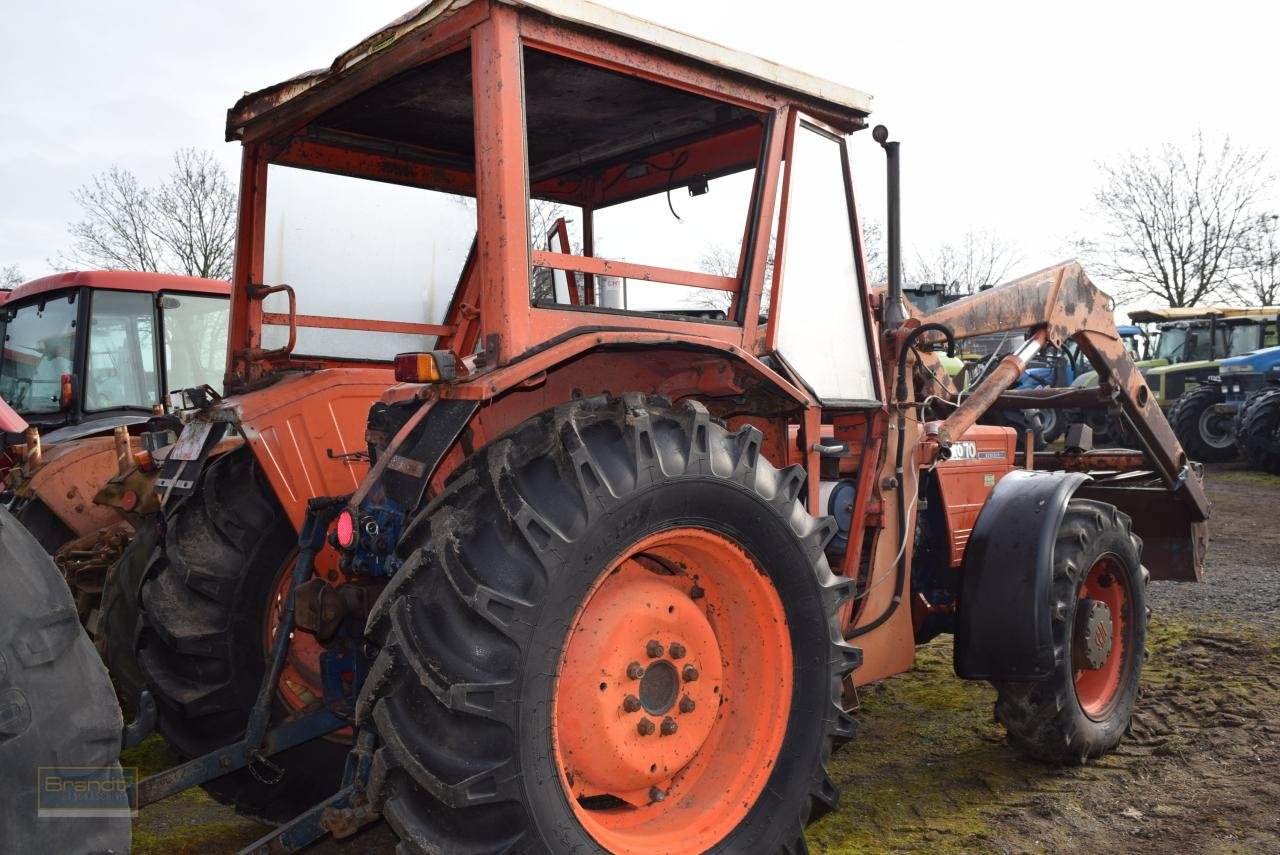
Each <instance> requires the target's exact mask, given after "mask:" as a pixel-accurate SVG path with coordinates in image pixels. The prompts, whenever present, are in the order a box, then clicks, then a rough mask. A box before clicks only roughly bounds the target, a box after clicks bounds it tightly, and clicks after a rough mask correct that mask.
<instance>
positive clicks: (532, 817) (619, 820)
mask: <svg viewBox="0 0 1280 855" xmlns="http://www.w3.org/2000/svg"><path fill="white" fill-rule="evenodd" d="M760 439H761V436H760V433H759V431H758V430H756V429H755V428H753V427H744V428H743V429H741V430H739V431H738V432H736V433H730V432H728V431H727V430H725V429H724V428H723V427H722V426H721V425H720V424H718V423H717V422H715V421H713V420H711V419H710V418H709V416H708V414H707V411H706V410H705V409H704V408H703V407H702V406H701V405H699V404H696V403H693V402H686V403H685V404H684V405H683V406H682V407H678V408H673V407H672V406H671V405H670V404H669V403H668V402H667V401H666V399H663V398H658V397H643V396H640V395H628V396H625V397H624V398H623V399H622V400H621V401H619V400H605V399H604V398H595V399H584V400H581V401H577V402H574V403H572V404H568V405H565V406H562V407H559V408H557V409H555V410H552V411H549V412H546V413H543V414H541V415H539V416H536V417H534V418H532V419H530V420H529V421H527V422H525V423H523V424H522V425H520V426H519V427H517V428H516V429H514V430H513V431H511V432H510V433H508V434H506V435H504V436H503V437H501V438H499V439H497V440H496V441H494V442H492V443H491V444H489V445H488V446H486V447H485V448H484V449H482V450H481V451H479V452H478V453H476V454H475V455H473V456H472V457H471V458H470V459H469V460H468V461H467V462H466V463H464V464H463V466H462V467H460V468H459V470H458V471H457V472H455V473H454V475H453V476H452V477H451V479H450V482H449V484H448V486H447V487H446V488H445V491H444V492H443V493H442V494H441V495H440V496H439V497H438V498H437V499H436V500H435V501H434V502H433V503H432V504H431V505H430V506H429V507H428V508H426V509H425V510H424V511H423V512H422V513H421V514H420V515H419V517H418V518H417V519H416V520H415V521H414V522H413V523H412V525H411V526H410V527H409V529H408V531H407V532H406V534H405V536H404V539H403V541H402V544H401V555H403V556H404V557H405V559H406V561H405V564H404V566H403V567H402V569H400V570H399V571H398V572H397V574H396V576H395V577H394V579H393V580H392V582H391V584H390V585H389V586H388V588H387V589H386V590H385V591H384V593H383V595H382V597H381V598H380V600H379V601H378V604H377V606H376V607H375V609H374V612H373V614H372V615H371V616H370V621H369V634H370V636H371V638H372V639H373V641H374V642H375V643H376V644H378V645H380V647H381V650H380V653H379V655H378V657H377V660H376V662H375V664H374V666H373V668H372V670H371V672H370V676H369V678H368V680H367V681H366V683H365V688H364V692H363V694H362V696H361V700H360V704H359V708H358V716H359V720H360V721H361V723H362V724H364V725H372V726H374V727H375V728H376V730H377V732H378V734H379V736H380V738H381V740H382V742H381V744H382V747H381V748H380V749H379V751H378V754H377V756H376V759H375V762H374V771H373V783H372V792H373V800H374V804H375V806H376V807H377V808H378V809H379V810H380V811H381V812H382V813H383V815H384V816H385V817H386V818H387V819H388V821H389V822H390V823H391V825H392V826H393V828H394V829H395V830H396V832H397V833H398V834H399V835H400V837H401V840H402V846H403V848H404V849H405V850H406V851H410V852H476V851H486V852H487V851H515V852H556V853H586V852H598V851H600V850H602V849H604V850H610V851H627V852H636V853H657V852H671V851H688V852H693V851H699V852H701V851H707V850H715V851H726V852H743V851H750V852H762V853H764V852H779V851H786V852H798V851H803V849H804V842H803V832H804V827H805V824H806V823H807V822H811V821H812V820H814V819H816V818H817V817H819V816H821V815H822V814H824V813H825V812H827V811H829V810H831V809H833V808H834V807H835V805H836V800H837V790H836V787H835V785H834V784H833V782H832V781H831V779H830V778H829V777H828V775H827V773H826V768H825V767H826V763H827V759H828V757H829V756H830V753H831V750H832V747H833V744H834V743H836V742H839V741H841V740H845V739H848V738H849V737H850V736H851V735H852V726H853V722H852V720H851V719H850V718H849V717H848V716H846V715H845V714H844V713H843V712H842V711H841V707H840V681H841V677H842V675H843V674H845V673H847V672H848V671H850V670H851V669H852V668H853V667H855V666H856V664H857V662H858V661H859V659H860V653H859V651H857V650H856V649H854V648H851V647H849V646H848V645H846V644H845V643H844V641H843V639H842V638H841V636H840V633H839V629H838V623H837V610H838V606H839V604H840V602H841V601H842V599H843V598H844V597H845V596H846V595H847V593H848V586H847V583H844V582H840V581H838V580H837V579H836V577H834V576H833V575H832V573H831V571H830V569H829V568H828V566H827V561H826V558H825V557H824V555H823V545H824V544H825V542H826V541H827V540H828V539H829V537H830V535H831V534H832V532H833V530H834V525H833V523H832V521H831V520H818V519H815V518H813V517H812V516H810V515H809V514H808V513H807V512H806V511H805V510H804V508H803V507H802V506H801V505H800V504H799V503H798V502H797V501H796V498H797V496H798V495H799V493H800V490H801V488H802V486H803V483H804V475H803V472H802V471H801V470H800V469H799V467H793V468H791V469H785V470H781V471H780V470H777V469H775V468H774V467H773V465H772V464H771V463H770V462H769V461H768V460H766V459H765V458H764V457H763V456H762V455H761V454H760Z"/></svg>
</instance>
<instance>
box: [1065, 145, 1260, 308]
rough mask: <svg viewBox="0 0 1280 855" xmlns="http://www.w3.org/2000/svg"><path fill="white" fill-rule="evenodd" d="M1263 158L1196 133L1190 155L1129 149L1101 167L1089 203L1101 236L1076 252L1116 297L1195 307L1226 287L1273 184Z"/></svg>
mask: <svg viewBox="0 0 1280 855" xmlns="http://www.w3.org/2000/svg"><path fill="white" fill-rule="evenodd" d="M1264 166H1265V154H1264V153H1262V152H1255V151H1251V150H1249V149H1247V148H1243V147H1240V146H1236V145H1234V144H1232V142H1231V140H1230V138H1226V139H1224V140H1223V142H1222V145H1221V146H1220V147H1218V148H1216V150H1214V149H1211V147H1210V146H1209V145H1208V144H1206V141H1205V139H1204V137H1203V135H1202V134H1200V133H1197V134H1196V136H1195V140H1194V142H1193V144H1192V145H1191V146H1190V148H1189V149H1185V150H1184V149H1182V148H1179V147H1177V146H1174V145H1171V144H1166V145H1164V146H1162V147H1161V149H1160V151H1159V152H1156V153H1154V154H1153V153H1150V152H1142V153H1137V152H1131V153H1129V154H1128V155H1127V156H1126V157H1125V158H1123V159H1122V160H1120V161H1118V162H1116V163H1102V164H1099V169H1100V170H1101V172H1102V183H1101V185H1100V186H1099V188H1098V190H1097V191H1096V192H1095V193H1094V203H1095V206H1096V208H1097V212H1098V214H1099V215H1100V217H1101V219H1102V221H1103V223H1104V230H1103V233H1102V237H1101V239H1100V240H1096V241H1081V242H1079V244H1078V247H1079V249H1080V251H1081V254H1082V255H1083V256H1085V257H1086V258H1087V260H1088V262H1089V266H1090V267H1091V268H1093V269H1094V270H1096V271H1098V272H1099V273H1100V274H1101V275H1102V277H1104V278H1108V279H1111V280H1113V281H1114V282H1116V283H1117V285H1118V292H1117V294H1116V295H1115V296H1116V297H1118V298H1120V299H1138V298H1142V297H1157V298H1158V299H1160V300H1161V301H1162V302H1164V303H1165V304H1167V305H1169V306H1195V305H1197V304H1198V303H1200V302H1202V301H1204V300H1206V299H1209V298H1212V297H1215V296H1221V295H1223V294H1224V293H1226V292H1229V291H1230V290H1231V286H1232V283H1233V280H1235V279H1236V278H1237V277H1238V276H1240V275H1241V273H1242V272H1243V271H1242V265H1243V264H1244V261H1243V259H1244V258H1245V257H1246V254H1245V253H1244V252H1243V251H1242V250H1243V249H1244V247H1246V246H1247V245H1248V242H1249V240H1250V234H1251V232H1252V231H1253V229H1254V227H1255V225H1256V223H1257V212H1256V209H1255V205H1256V203H1257V201H1258V199H1259V197H1260V196H1261V194H1262V192H1263V191H1264V190H1266V188H1267V187H1268V186H1269V185H1270V183H1271V176H1270V175H1269V174H1267V173H1266V172H1264Z"/></svg>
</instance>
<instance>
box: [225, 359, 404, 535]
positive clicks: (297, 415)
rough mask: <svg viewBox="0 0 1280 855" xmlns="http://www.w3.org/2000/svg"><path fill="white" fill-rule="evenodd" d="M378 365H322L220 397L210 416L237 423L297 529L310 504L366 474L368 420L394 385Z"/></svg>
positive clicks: (350, 487)
mask: <svg viewBox="0 0 1280 855" xmlns="http://www.w3.org/2000/svg"><path fill="white" fill-rule="evenodd" d="M394 382H395V380H394V376H393V372H392V371H391V370H390V369H389V368H386V369H380V368H326V369H323V370H320V371H309V372H299V373H297V374H292V375H289V376H286V377H285V378H284V379H282V380H280V381H279V382H278V383H274V384H272V385H270V386H267V387H265V388H262V389H257V390H254V391H251V392H245V393H243V394H240V395H233V396H230V397H227V398H224V399H223V400H222V401H220V402H219V403H218V404H217V405H215V409H214V412H213V413H210V414H209V415H210V416H211V417H212V418H214V419H218V418H221V419H224V420H227V421H231V422H233V423H235V424H238V425H239V427H240V429H241V431H242V432H243V433H244V437H245V441H246V442H247V443H248V444H249V447H250V448H251V449H252V451H253V455H254V457H256V458H257V460H258V463H259V465H261V467H262V471H263V472H264V473H265V474H266V476H267V480H268V481H270V483H271V487H272V489H273V491H274V492H275V494H276V498H277V500H279V502H280V504H281V506H282V507H283V508H284V511H285V514H286V515H287V516H288V517H289V520H290V522H292V523H293V526H294V528H295V529H297V530H299V531H300V530H301V528H302V521H303V518H304V517H305V516H306V512H307V501H308V500H309V499H312V498H315V497H317V496H337V495H342V494H345V493H350V492H352V491H354V490H355V489H356V487H357V486H359V484H360V481H361V479H362V478H363V477H364V475H365V473H366V472H367V471H368V468H369V464H368V459H367V455H366V453H365V448H366V445H365V421H366V417H367V416H368V413H369V407H370V406H371V405H372V404H373V402H374V401H376V400H378V396H379V395H381V394H382V392H383V391H384V390H386V388H387V387H388V386H390V385H391V384H392V383H394Z"/></svg>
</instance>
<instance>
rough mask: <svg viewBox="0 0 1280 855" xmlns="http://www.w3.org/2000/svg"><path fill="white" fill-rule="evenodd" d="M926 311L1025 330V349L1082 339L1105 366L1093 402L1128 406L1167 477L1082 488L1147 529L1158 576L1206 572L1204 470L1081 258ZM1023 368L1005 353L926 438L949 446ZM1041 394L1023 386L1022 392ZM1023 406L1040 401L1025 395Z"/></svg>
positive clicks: (969, 323)
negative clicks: (1196, 464) (1174, 425)
mask: <svg viewBox="0 0 1280 855" xmlns="http://www.w3.org/2000/svg"><path fill="white" fill-rule="evenodd" d="M922 320H923V321H924V322H931V323H943V324H947V325H948V326H950V327H951V329H952V330H953V331H954V333H955V336H956V338H967V337H970V336H975V335H982V334H986V333H995V332H1002V331H1006V330H1025V331H1026V333H1027V336H1028V339H1029V341H1028V345H1029V346H1030V347H1028V348H1024V349H1029V350H1030V351H1031V352H1034V350H1035V349H1037V344H1038V345H1045V344H1054V345H1058V346H1061V345H1062V344H1063V343H1064V342H1065V341H1066V340H1067V339H1071V340H1073V341H1075V342H1076V345H1077V346H1078V347H1079V348H1080V350H1081V351H1082V352H1084V354H1085V355H1086V356H1087V357H1088V358H1089V361H1090V362H1091V363H1092V364H1093V366H1094V368H1095V369H1096V370H1097V371H1098V376H1099V392H1098V394H1100V397H1098V398H1095V404H1094V405H1095V406H1097V405H1099V403H1100V404H1101V405H1103V406H1111V407H1117V408H1119V410H1120V411H1122V412H1123V413H1124V415H1125V416H1126V417H1127V421H1128V422H1129V424H1130V425H1131V426H1132V428H1133V433H1134V435H1135V437H1136V438H1137V444H1138V445H1139V446H1140V448H1139V450H1140V451H1141V452H1142V455H1143V458H1144V463H1145V467H1146V468H1147V469H1149V470H1150V471H1151V472H1153V473H1155V475H1157V476H1158V478H1159V482H1160V483H1159V484H1144V483H1140V479H1137V478H1129V479H1128V480H1123V479H1108V478H1102V479H1098V480H1097V481H1096V482H1095V484H1093V485H1090V486H1089V487H1087V488H1085V489H1086V490H1087V491H1088V492H1098V491H1103V490H1105V492H1106V496H1107V500H1108V501H1111V502H1112V503H1113V504H1115V505H1116V506H1117V507H1119V508H1120V509H1121V510H1122V511H1124V512H1125V513H1128V514H1129V515H1130V516H1131V517H1132V518H1133V520H1134V526H1135V528H1136V529H1137V531H1138V532H1139V534H1141V535H1142V536H1143V537H1144V538H1147V539H1148V541H1149V543H1148V550H1147V552H1148V555H1159V556H1163V558H1164V561H1163V564H1162V568H1161V569H1158V568H1156V567H1153V568H1152V571H1153V575H1154V576H1155V578H1162V577H1163V578H1180V579H1194V578H1199V573H1200V565H1201V563H1202V561H1203V551H1204V546H1205V543H1206V541H1207V532H1206V525H1205V521H1206V520H1207V519H1208V518H1209V499H1208V497H1207V496H1206V494H1205V491H1204V484H1203V481H1202V478H1201V475H1200V473H1199V471H1198V470H1197V469H1196V468H1194V467H1192V465H1191V464H1190V461H1189V460H1188V459H1187V455H1186V452H1185V451H1183V449H1182V446H1181V444H1179V442H1178V440H1177V437H1176V436H1174V433H1173V429H1172V428H1171V427H1170V425H1169V422H1168V420H1166V419H1165V416H1164V413H1163V412H1161V410H1160V406H1159V404H1158V403H1157V402H1156V400H1155V398H1154V396H1152V395H1151V393H1150V390H1149V389H1148V388H1147V385H1146V382H1145V381H1144V380H1143V378H1142V375H1141V374H1140V373H1139V371H1138V368H1137V366H1136V365H1134V362H1133V358H1132V356H1131V355H1130V354H1129V351H1128V350H1127V349H1126V348H1125V346H1124V342H1123V340H1122V339H1121V337H1120V334H1119V332H1118V331H1117V330H1116V325H1115V320H1114V304H1113V302H1112V300H1111V298H1110V297H1108V296H1107V295H1106V294H1104V293H1102V292H1101V291H1099V290H1098V288H1097V287H1096V286H1095V285H1094V284H1093V283H1092V282H1091V281H1090V280H1089V277H1088V276H1086V275H1085V272H1084V270H1083V268H1081V266H1080V264H1079V263H1077V262H1074V261H1071V262H1067V263H1065V264H1060V265H1057V266H1056V267H1050V268H1046V269H1045V270H1041V271H1038V272H1036V273H1032V274H1030V275H1029V276H1024V277H1022V278H1021V279H1016V280H1014V281H1012V282H1009V283H1007V284H1004V285H1000V286H998V287H996V288H993V289H991V290H989V291H983V292H980V293H978V294H975V295H973V296H972V297H967V298H965V299H963V300H958V301H956V302H954V303H951V304H949V305H947V306H943V307H941V308H939V309H938V310H937V311H935V312H932V313H930V314H929V315H928V316H926V317H924V318H923V319H922ZM1024 368H1025V358H1023V359H1021V360H1020V359H1019V357H1017V356H1008V357H1005V359H1004V362H1003V363H1002V364H1001V365H1000V366H999V367H998V368H997V369H996V370H995V371H992V372H991V373H990V374H989V375H988V376H987V378H985V379H984V380H983V382H982V383H980V384H979V385H978V387H977V388H976V389H975V390H974V391H973V392H972V393H971V394H970V395H969V396H967V397H966V398H965V400H964V402H963V403H962V404H961V405H960V406H959V407H958V408H957V409H956V411H955V412H954V413H953V414H952V415H951V416H950V418H948V419H946V421H944V422H942V424H941V425H939V426H938V427H937V428H936V429H935V430H933V431H931V432H930V434H929V435H928V436H926V438H925V440H924V441H925V442H926V443H936V444H937V445H938V448H939V451H940V452H942V454H943V456H945V451H946V447H947V446H948V445H949V443H950V441H951V439H952V438H955V437H959V436H960V434H962V433H963V432H964V431H965V430H966V429H968V427H970V426H971V425H972V424H973V423H974V422H975V421H976V420H977V418H978V417H979V416H980V415H982V413H983V412H985V411H986V410H987V409H989V408H991V407H992V406H993V405H994V404H995V403H996V402H997V400H998V399H999V397H1000V396H1001V395H1002V394H1004V393H1005V392H1006V390H1008V389H1009V387H1010V386H1012V384H1013V383H1014V382H1015V381H1016V380H1017V378H1018V375H1019V374H1020V373H1021V371H1022V370H1023V369H1024ZM1053 393H1054V390H1045V392H1044V393H1043V394H1044V396H1045V397H1048V396H1049V395H1052V394H1053ZM1034 397H1035V396H1033V395H1028V394H1027V393H1021V394H1020V395H1019V398H1020V399H1025V400H1030V399H1032V398H1034ZM1022 406H1024V407H1025V406H1035V405H1034V404H1028V403H1025V402H1024V403H1023V404H1022ZM1098 468H1099V469H1102V468H1104V467H1102V466H1099V467H1098Z"/></svg>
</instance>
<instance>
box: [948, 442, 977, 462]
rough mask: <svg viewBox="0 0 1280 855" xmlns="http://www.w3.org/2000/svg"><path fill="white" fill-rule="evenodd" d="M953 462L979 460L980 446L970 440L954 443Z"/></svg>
mask: <svg viewBox="0 0 1280 855" xmlns="http://www.w3.org/2000/svg"><path fill="white" fill-rule="evenodd" d="M951 459H952V460H977V459H978V444H977V443H976V442H972V441H969V440H965V441H963V442H956V443H952V445H951Z"/></svg>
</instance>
